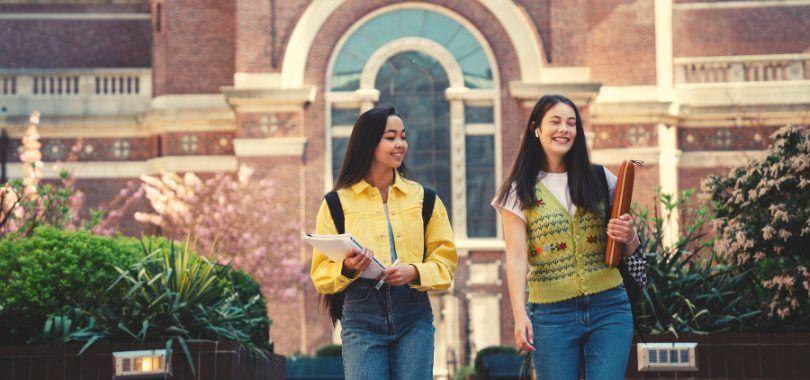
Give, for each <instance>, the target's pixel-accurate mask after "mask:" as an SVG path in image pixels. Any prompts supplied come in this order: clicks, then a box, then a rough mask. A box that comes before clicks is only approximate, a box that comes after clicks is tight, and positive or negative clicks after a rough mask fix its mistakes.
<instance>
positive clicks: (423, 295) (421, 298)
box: [406, 285, 429, 303]
mask: <svg viewBox="0 0 810 380" xmlns="http://www.w3.org/2000/svg"><path fill="white" fill-rule="evenodd" d="M406 286H407V285H406ZM408 290H409V293H410V299H411V302H414V303H423V302H429V301H428V294H427V292H423V291H421V290H416V289H414V288H411V287H410V286H408Z"/></svg>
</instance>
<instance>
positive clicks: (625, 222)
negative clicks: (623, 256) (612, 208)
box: [607, 214, 636, 244]
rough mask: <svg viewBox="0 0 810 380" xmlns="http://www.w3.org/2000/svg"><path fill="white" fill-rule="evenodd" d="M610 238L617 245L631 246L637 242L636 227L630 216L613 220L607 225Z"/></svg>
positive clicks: (626, 215) (625, 215)
mask: <svg viewBox="0 0 810 380" xmlns="http://www.w3.org/2000/svg"><path fill="white" fill-rule="evenodd" d="M607 234H608V237H610V238H611V239H613V240H614V241H615V242H617V243H622V244H630V243H632V242H633V241H634V240H636V227H635V225H634V219H633V217H632V216H630V214H624V215H622V216H619V217H618V218H616V219H611V220H610V221H609V222H608V225H607Z"/></svg>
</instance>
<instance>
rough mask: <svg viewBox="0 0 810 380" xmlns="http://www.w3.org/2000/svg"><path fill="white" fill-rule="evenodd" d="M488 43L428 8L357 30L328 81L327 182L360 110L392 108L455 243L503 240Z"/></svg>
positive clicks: (369, 21)
mask: <svg viewBox="0 0 810 380" xmlns="http://www.w3.org/2000/svg"><path fill="white" fill-rule="evenodd" d="M484 41H485V40H484V39H483V38H482V37H481V36H480V34H478V32H477V31H475V29H474V28H472V27H471V26H470V25H469V24H468V23H467V22H466V21H465V20H463V19H462V18H460V17H458V16H456V15H454V14H452V13H450V12H448V11H446V10H444V9H441V8H437V7H435V6H428V5H425V6H421V5H414V4H408V5H399V6H392V7H388V8H384V9H382V10H380V11H378V12H375V13H373V14H371V15H369V16H367V17H366V18H364V19H362V20H360V21H359V22H358V23H357V24H355V26H354V27H353V28H351V29H350V30H349V32H348V33H347V34H346V36H344V38H343V39H342V40H341V43H339V44H338V49H337V52H336V54H335V55H334V56H333V57H332V60H331V64H330V74H329V75H328V82H327V88H328V89H329V91H328V92H327V93H326V101H327V110H328V112H327V116H328V117H327V136H331V138H330V139H327V141H329V142H330V144H327V145H328V149H329V150H330V151H331V154H330V155H329V159H330V160H331V165H327V170H329V169H331V170H329V172H328V173H327V176H328V178H329V179H330V180H333V179H334V177H335V176H336V175H337V172H338V170H339V167H340V163H341V160H342V159H343V155H344V154H345V150H346V145H347V143H348V137H349V136H350V134H351V128H352V125H353V123H354V121H355V120H356V119H357V117H358V116H359V114H360V112H361V110H365V109H368V108H371V107H373V106H376V105H393V106H395V107H396V108H397V110H398V112H399V113H400V114H401V115H402V117H403V121H404V122H405V127H406V129H407V131H408V140H409V143H410V144H409V152H408V155H407V156H406V163H407V165H408V167H409V168H410V169H411V171H412V173H413V174H414V176H415V177H416V180H417V181H419V182H420V183H422V184H424V185H426V186H429V187H431V188H433V189H435V190H436V192H437V194H438V195H439V197H441V199H442V201H443V202H444V203H445V205H446V206H447V209H448V212H449V213H450V216H451V221H452V222H453V227H454V230H455V232H456V238H457V239H462V240H463V239H475V238H495V237H497V236H498V231H499V228H498V227H497V218H496V215H495V211H494V210H493V209H492V208H491V207H490V206H489V202H490V200H491V199H492V196H493V194H494V192H495V179H496V176H497V168H498V166H499V163H498V162H496V160H497V157H498V156H499V154H497V153H498V152H496V149H497V142H498V141H496V140H498V139H499V137H498V134H497V130H498V128H497V125H496V124H497V120H496V119H497V118H495V117H494V115H496V114H497V109H498V107H499V105H498V98H497V94H498V91H497V89H498V83H497V79H496V78H497V75H495V74H496V70H495V69H494V59H493V58H492V54H491V53H490V52H489V50H487V49H486V46H485V45H484V44H483V42H484ZM328 185H331V184H328Z"/></svg>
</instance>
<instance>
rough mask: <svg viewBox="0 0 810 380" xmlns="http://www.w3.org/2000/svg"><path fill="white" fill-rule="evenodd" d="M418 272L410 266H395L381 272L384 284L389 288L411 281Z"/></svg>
mask: <svg viewBox="0 0 810 380" xmlns="http://www.w3.org/2000/svg"><path fill="white" fill-rule="evenodd" d="M418 274H419V272H417V271H416V267H414V266H413V265H410V264H397V265H394V266H391V267H388V268H385V270H384V271H383V276H384V277H385V283H386V284H388V285H391V286H399V285H405V284H407V283H410V282H411V281H413V280H414V279H415V278H416V276H417V275H418Z"/></svg>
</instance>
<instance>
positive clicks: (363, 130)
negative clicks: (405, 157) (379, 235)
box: [333, 107, 410, 191]
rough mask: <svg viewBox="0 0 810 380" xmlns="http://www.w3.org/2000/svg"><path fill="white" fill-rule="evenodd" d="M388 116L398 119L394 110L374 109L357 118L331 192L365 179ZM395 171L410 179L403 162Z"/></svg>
mask: <svg viewBox="0 0 810 380" xmlns="http://www.w3.org/2000/svg"><path fill="white" fill-rule="evenodd" d="M389 116H397V117H399V114H397V110H396V108H394V107H375V108H372V109H370V110H368V111H366V112H363V114H362V115H360V117H359V118H357V121H356V122H355V123H354V127H353V128H352V135H351V137H349V145H348V146H347V147H346V155H345V156H343V164H341V166H340V173H339V174H338V176H337V179H336V180H335V187H334V189H333V190H335V191H337V190H339V189H342V188H344V187H349V186H351V185H354V184H355V183H357V182H360V181H361V180H362V179H363V178H365V177H366V175H367V174H368V171H369V170H370V169H371V162H372V161H373V159H374V150H375V149H377V145H379V144H380V140H381V139H382V136H383V134H384V133H385V124H386V123H387V122H388V117H389ZM397 171H398V172H399V175H400V176H402V177H405V178H409V177H410V173H409V172H408V169H407V168H406V167H405V163H404V162H403V163H402V165H400V167H399V168H398V169H397Z"/></svg>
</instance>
